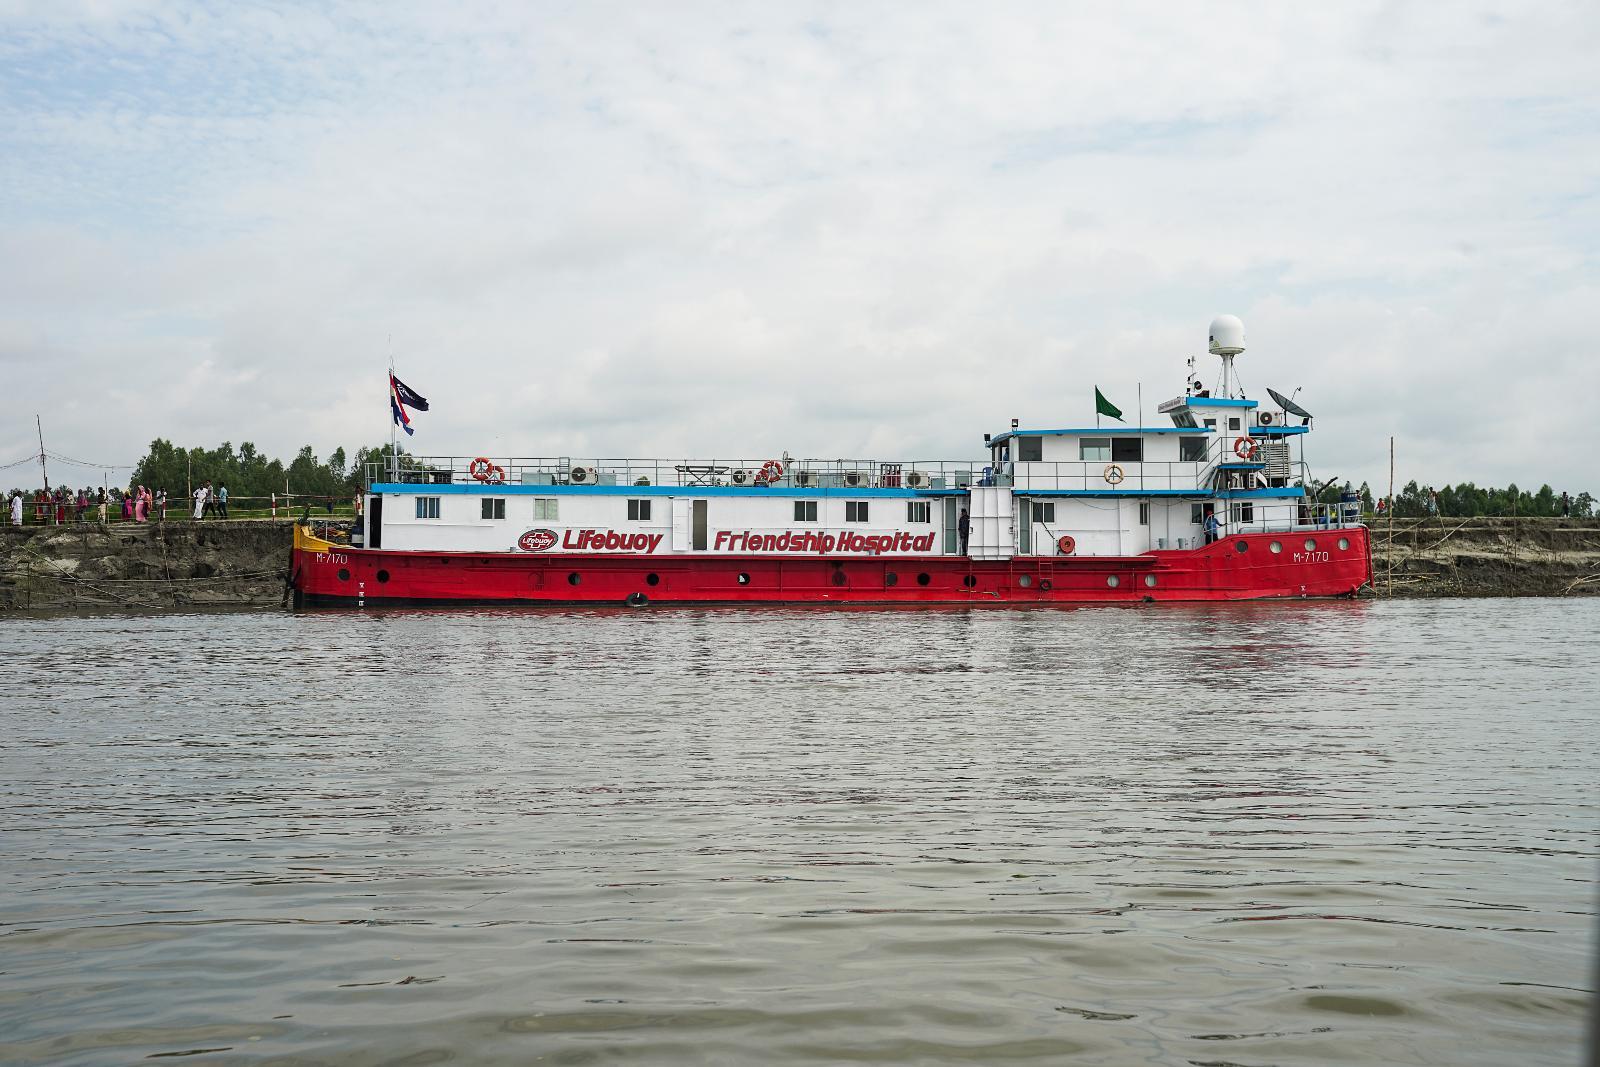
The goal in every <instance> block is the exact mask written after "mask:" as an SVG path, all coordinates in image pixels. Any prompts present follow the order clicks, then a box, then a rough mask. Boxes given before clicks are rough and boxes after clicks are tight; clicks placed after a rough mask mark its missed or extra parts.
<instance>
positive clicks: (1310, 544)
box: [1306, 537, 1317, 552]
mask: <svg viewBox="0 0 1600 1067" xmlns="http://www.w3.org/2000/svg"><path fill="white" fill-rule="evenodd" d="M1316 550H1317V542H1316V539H1315V538H1311V537H1308V538H1306V551H1307V552H1315V551H1316Z"/></svg>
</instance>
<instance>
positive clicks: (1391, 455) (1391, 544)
mask: <svg viewBox="0 0 1600 1067" xmlns="http://www.w3.org/2000/svg"><path fill="white" fill-rule="evenodd" d="M1389 595H1390V596H1394V438H1393V437H1390V438H1389Z"/></svg>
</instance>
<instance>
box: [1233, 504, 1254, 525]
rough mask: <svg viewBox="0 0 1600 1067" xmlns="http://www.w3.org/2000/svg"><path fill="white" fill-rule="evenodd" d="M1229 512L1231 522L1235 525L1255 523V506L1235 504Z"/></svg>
mask: <svg viewBox="0 0 1600 1067" xmlns="http://www.w3.org/2000/svg"><path fill="white" fill-rule="evenodd" d="M1230 510H1231V511H1232V512H1233V515H1232V521H1233V522H1234V523H1235V524H1237V523H1241V522H1254V521H1255V518H1256V506H1255V505H1254V504H1235V505H1233V507H1232V508H1231V509H1230Z"/></svg>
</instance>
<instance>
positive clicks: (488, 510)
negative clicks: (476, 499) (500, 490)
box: [480, 496, 506, 519]
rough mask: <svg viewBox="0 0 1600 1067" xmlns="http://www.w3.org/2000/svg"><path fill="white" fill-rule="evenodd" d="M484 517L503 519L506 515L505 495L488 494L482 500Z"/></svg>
mask: <svg viewBox="0 0 1600 1067" xmlns="http://www.w3.org/2000/svg"><path fill="white" fill-rule="evenodd" d="M480 503H481V505H482V509H483V517H484V518H486V519H503V518H505V517H506V498H505V497H503V496H486V497H484V498H483V500H482V501H480Z"/></svg>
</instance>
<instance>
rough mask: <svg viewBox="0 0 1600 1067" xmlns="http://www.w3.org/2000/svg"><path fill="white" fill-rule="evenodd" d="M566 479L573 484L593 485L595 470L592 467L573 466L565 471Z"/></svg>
mask: <svg viewBox="0 0 1600 1067" xmlns="http://www.w3.org/2000/svg"><path fill="white" fill-rule="evenodd" d="M567 481H569V482H571V483H572V484H573V485H593V484H594V483H595V481H596V475H595V470H594V468H593V467H582V466H579V467H573V468H572V470H571V471H569V472H567Z"/></svg>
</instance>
